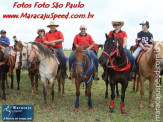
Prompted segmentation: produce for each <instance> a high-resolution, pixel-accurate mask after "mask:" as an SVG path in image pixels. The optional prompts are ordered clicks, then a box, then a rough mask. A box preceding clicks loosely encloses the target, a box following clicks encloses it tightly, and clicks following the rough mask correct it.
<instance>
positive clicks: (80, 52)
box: [74, 46, 87, 76]
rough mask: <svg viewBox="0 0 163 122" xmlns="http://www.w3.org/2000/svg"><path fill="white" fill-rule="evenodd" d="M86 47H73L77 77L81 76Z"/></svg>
mask: <svg viewBox="0 0 163 122" xmlns="http://www.w3.org/2000/svg"><path fill="white" fill-rule="evenodd" d="M86 48H87V46H75V58H74V59H75V72H76V75H77V76H83V73H84V63H85V60H86V59H85V58H86V52H85V49H86Z"/></svg>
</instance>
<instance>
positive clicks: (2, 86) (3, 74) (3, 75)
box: [1, 71, 7, 100]
mask: <svg viewBox="0 0 163 122" xmlns="http://www.w3.org/2000/svg"><path fill="white" fill-rule="evenodd" d="M6 74H7V73H6V72H5V71H2V73H1V78H2V85H1V88H2V100H6V94H5V76H6Z"/></svg>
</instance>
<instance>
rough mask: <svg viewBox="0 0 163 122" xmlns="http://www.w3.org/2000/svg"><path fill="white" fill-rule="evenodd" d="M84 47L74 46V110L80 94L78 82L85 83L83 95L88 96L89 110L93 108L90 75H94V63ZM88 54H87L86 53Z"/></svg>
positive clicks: (77, 107)
mask: <svg viewBox="0 0 163 122" xmlns="http://www.w3.org/2000/svg"><path fill="white" fill-rule="evenodd" d="M85 49H86V47H83V46H76V48H75V61H74V67H73V75H74V77H75V86H76V102H75V111H78V110H79V96H80V90H79V89H80V84H81V83H82V82H84V83H85V86H86V90H85V95H86V96H88V107H89V110H93V106H92V100H91V86H92V77H93V75H94V71H93V70H95V68H94V63H93V59H92V58H91V56H90V54H89V51H88V50H85ZM87 54H88V55H87Z"/></svg>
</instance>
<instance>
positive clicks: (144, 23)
mask: <svg viewBox="0 0 163 122" xmlns="http://www.w3.org/2000/svg"><path fill="white" fill-rule="evenodd" d="M140 25H147V26H148V27H149V22H148V21H143V22H142V23H140Z"/></svg>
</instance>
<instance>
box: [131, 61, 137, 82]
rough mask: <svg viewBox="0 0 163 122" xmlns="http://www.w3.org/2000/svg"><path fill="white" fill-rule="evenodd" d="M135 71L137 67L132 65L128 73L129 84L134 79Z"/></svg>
mask: <svg viewBox="0 0 163 122" xmlns="http://www.w3.org/2000/svg"><path fill="white" fill-rule="evenodd" d="M136 69H137V66H136V64H135V63H134V66H133V67H132V69H131V73H130V77H129V81H131V82H132V79H133V78H135V77H136Z"/></svg>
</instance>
